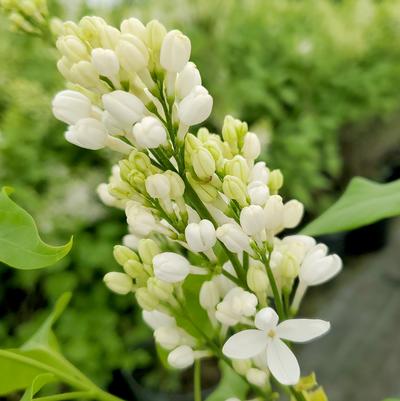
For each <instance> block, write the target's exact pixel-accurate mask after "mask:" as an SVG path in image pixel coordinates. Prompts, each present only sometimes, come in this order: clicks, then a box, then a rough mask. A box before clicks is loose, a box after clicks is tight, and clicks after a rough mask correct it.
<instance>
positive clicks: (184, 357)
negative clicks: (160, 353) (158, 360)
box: [168, 345, 194, 369]
mask: <svg viewBox="0 0 400 401" xmlns="http://www.w3.org/2000/svg"><path fill="white" fill-rule="evenodd" d="M168 363H169V364H170V365H171V366H172V367H173V368H175V369H186V368H188V367H189V366H192V365H193V363H194V351H193V349H192V348H190V347H189V346H188V345H181V346H179V347H177V348H175V349H174V350H173V351H172V352H170V353H169V354H168Z"/></svg>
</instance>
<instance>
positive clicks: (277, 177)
mask: <svg viewBox="0 0 400 401" xmlns="http://www.w3.org/2000/svg"><path fill="white" fill-rule="evenodd" d="M282 185H283V174H282V172H281V170H279V169H277V170H272V171H271V173H270V175H269V180H268V186H269V189H270V191H271V192H272V193H277V192H278V190H279V189H280V188H282Z"/></svg>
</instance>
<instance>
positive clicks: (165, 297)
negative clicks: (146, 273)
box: [147, 277, 174, 302]
mask: <svg viewBox="0 0 400 401" xmlns="http://www.w3.org/2000/svg"><path fill="white" fill-rule="evenodd" d="M147 289H148V290H149V292H150V294H152V295H153V296H154V297H156V298H158V299H159V300H160V301H163V302H168V301H169V300H170V299H171V297H172V296H173V295H172V294H173V292H174V286H173V285H172V284H171V283H167V282H165V281H162V280H159V279H158V278H157V277H151V278H149V279H148V281H147Z"/></svg>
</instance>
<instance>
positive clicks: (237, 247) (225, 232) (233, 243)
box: [217, 223, 250, 253]
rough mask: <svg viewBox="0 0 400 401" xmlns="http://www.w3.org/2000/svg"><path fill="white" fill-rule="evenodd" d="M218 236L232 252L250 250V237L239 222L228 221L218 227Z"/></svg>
mask: <svg viewBox="0 0 400 401" xmlns="http://www.w3.org/2000/svg"><path fill="white" fill-rule="evenodd" d="M217 238H218V239H219V240H220V241H221V242H222V243H223V244H224V245H225V246H226V247H227V248H228V250H229V251H231V252H234V253H239V252H243V251H250V245H249V237H248V236H247V235H246V234H245V233H244V232H243V230H242V229H241V228H240V226H239V225H237V224H232V223H227V224H224V225H222V226H221V227H218V229H217Z"/></svg>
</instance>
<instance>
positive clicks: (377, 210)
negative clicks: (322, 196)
mask: <svg viewBox="0 0 400 401" xmlns="http://www.w3.org/2000/svg"><path fill="white" fill-rule="evenodd" d="M398 215H400V180H396V181H393V182H390V183H388V184H379V183H376V182H373V181H370V180H367V179H365V178H361V177H355V178H353V179H352V181H351V182H350V184H349V186H348V187H347V189H346V191H345V192H344V193H343V195H342V196H341V197H340V199H339V200H338V201H337V202H336V203H335V204H334V205H333V206H331V207H330V208H329V209H328V210H327V211H326V212H325V213H323V214H322V215H321V216H320V217H318V218H317V219H316V220H314V221H312V222H311V223H310V224H309V225H307V226H306V227H305V228H304V229H303V230H302V233H303V234H307V235H321V234H331V233H336V232H339V231H347V230H352V229H355V228H358V227H362V226H365V225H368V224H371V223H374V222H376V221H378V220H381V219H385V218H387V217H393V216H398Z"/></svg>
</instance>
